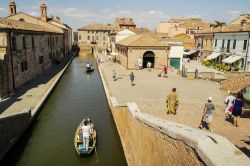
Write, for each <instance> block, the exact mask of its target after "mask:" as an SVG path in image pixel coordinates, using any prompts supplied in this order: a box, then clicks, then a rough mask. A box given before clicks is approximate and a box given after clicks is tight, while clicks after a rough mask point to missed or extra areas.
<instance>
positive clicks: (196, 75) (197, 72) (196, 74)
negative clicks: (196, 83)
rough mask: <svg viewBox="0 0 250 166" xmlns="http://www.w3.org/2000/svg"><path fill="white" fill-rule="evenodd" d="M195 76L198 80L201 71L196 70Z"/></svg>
mask: <svg viewBox="0 0 250 166" xmlns="http://www.w3.org/2000/svg"><path fill="white" fill-rule="evenodd" d="M194 74H195V76H194V77H195V78H198V74H199V71H198V69H195V71H194Z"/></svg>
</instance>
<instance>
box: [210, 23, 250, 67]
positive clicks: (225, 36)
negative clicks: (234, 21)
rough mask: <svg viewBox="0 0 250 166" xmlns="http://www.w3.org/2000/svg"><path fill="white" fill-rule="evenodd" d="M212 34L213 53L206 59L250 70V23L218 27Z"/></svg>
mask: <svg viewBox="0 0 250 166" xmlns="http://www.w3.org/2000/svg"><path fill="white" fill-rule="evenodd" d="M213 36H214V39H213V53H212V54H211V55H210V56H208V57H207V60H215V61H216V62H219V63H223V64H228V65H230V66H231V67H235V65H237V66H238V68H239V70H243V71H250V53H249V49H250V46H249V41H250V24H245V25H228V26H224V27H218V28H216V29H214V30H213Z"/></svg>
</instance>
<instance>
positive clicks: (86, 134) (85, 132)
mask: <svg viewBox="0 0 250 166" xmlns="http://www.w3.org/2000/svg"><path fill="white" fill-rule="evenodd" d="M83 124H84V125H83V126H82V128H81V130H82V137H83V146H84V147H85V149H86V150H88V149H89V139H90V138H91V137H92V135H93V133H94V124H93V123H92V121H91V119H90V118H88V119H87V120H84V121H83Z"/></svg>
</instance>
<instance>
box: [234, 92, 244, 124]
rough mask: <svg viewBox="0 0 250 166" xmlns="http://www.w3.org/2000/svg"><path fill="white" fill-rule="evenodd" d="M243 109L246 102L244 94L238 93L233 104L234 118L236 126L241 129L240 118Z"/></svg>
mask: <svg viewBox="0 0 250 166" xmlns="http://www.w3.org/2000/svg"><path fill="white" fill-rule="evenodd" d="M243 107H244V101H243V94H242V93H240V92H239V93H238V94H237V97H236V99H235V100H234V102H233V112H232V115H233V117H234V123H233V124H234V126H236V127H239V120H240V116H241V115H242V114H243Z"/></svg>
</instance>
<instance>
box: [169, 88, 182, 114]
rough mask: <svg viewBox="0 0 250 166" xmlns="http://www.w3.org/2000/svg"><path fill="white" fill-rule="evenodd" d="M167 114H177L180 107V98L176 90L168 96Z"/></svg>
mask: <svg viewBox="0 0 250 166" xmlns="http://www.w3.org/2000/svg"><path fill="white" fill-rule="evenodd" d="M166 103H167V114H170V113H173V114H174V115H175V114H176V111H177V108H178V105H179V97H178V94H177V93H176V88H173V89H172V92H171V93H170V94H169V95H168V96H167V100H166Z"/></svg>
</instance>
